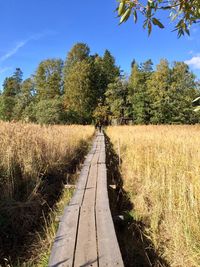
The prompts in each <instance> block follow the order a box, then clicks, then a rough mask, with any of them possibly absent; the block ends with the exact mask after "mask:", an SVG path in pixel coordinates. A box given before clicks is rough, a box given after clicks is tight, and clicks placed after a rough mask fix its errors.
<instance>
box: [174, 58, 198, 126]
mask: <svg viewBox="0 0 200 267" xmlns="http://www.w3.org/2000/svg"><path fill="white" fill-rule="evenodd" d="M171 77H172V83H171V86H170V94H169V97H170V102H171V109H172V123H187V124H189V123H195V122H197V120H198V118H197V114H196V113H195V112H194V110H193V107H192V100H194V99H195V98H196V97H197V96H198V95H199V91H198V90H197V86H196V82H195V75H194V74H193V73H191V72H190V71H189V67H188V65H186V64H185V63H184V62H174V65H173V68H172V75H171Z"/></svg>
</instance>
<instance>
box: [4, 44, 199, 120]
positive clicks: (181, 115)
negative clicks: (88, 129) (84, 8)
mask: <svg viewBox="0 0 200 267" xmlns="http://www.w3.org/2000/svg"><path fill="white" fill-rule="evenodd" d="M122 73H123V72H122V70H121V69H120V67H119V66H117V65H116V62H115V58H114V56H113V55H112V54H111V53H110V51H108V50H105V52H104V54H103V56H100V55H98V54H94V55H92V54H91V53H90V48H89V47H88V45H87V44H84V43H77V44H75V45H74V46H73V47H72V49H71V50H70V51H69V53H68V54H67V57H66V60H65V61H63V60H61V59H47V60H44V61H42V62H41V63H40V64H39V66H38V68H37V70H36V72H35V74H34V75H32V76H31V77H29V78H28V79H25V80H23V73H22V71H21V69H20V68H16V70H15V72H14V74H13V75H12V76H11V77H7V78H6V79H5V81H4V83H3V90H2V92H1V94H0V119H1V120H5V121H12V120H14V121H25V122H35V123H40V124H72V123H79V124H90V123H95V122H96V121H101V122H102V123H104V124H109V123H111V122H113V121H114V120H115V121H116V122H117V123H121V124H123V123H128V122H131V123H132V122H133V123H136V124H162V123H170V124H172V123H188V124H191V123H197V122H199V119H200V116H199V114H198V113H197V112H194V111H193V109H194V108H193V107H192V100H193V99H194V98H196V97H197V96H199V84H198V82H197V81H196V79H195V76H194V74H193V73H192V72H191V71H190V70H189V67H188V65H186V64H185V63H184V62H174V63H173V65H172V66H171V65H170V64H169V62H168V61H167V60H161V61H160V63H159V64H158V65H157V66H156V68H155V69H154V68H153V63H152V61H151V60H150V59H149V60H147V61H145V62H143V63H140V64H138V63H137V62H136V61H135V60H133V62H132V63H131V74H130V76H129V77H126V76H125V75H123V74H122Z"/></svg>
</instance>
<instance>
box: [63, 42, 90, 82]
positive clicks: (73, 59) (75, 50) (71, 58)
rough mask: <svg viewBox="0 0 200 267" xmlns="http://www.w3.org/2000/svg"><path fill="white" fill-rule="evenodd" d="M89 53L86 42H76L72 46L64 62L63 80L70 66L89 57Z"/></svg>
mask: <svg viewBox="0 0 200 267" xmlns="http://www.w3.org/2000/svg"><path fill="white" fill-rule="evenodd" d="M89 54H90V48H89V46H88V45H87V44H84V43H77V44H75V45H74V46H73V47H72V49H71V50H70V52H69V53H68V55H67V58H66V61H65V64H64V80H66V78H67V74H68V72H69V70H70V68H72V67H73V65H74V64H76V63H77V62H80V61H82V60H87V59H89Z"/></svg>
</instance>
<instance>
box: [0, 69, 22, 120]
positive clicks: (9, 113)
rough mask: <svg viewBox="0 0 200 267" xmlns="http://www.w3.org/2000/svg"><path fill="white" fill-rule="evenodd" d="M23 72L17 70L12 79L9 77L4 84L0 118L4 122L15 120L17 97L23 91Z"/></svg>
mask: <svg viewBox="0 0 200 267" xmlns="http://www.w3.org/2000/svg"><path fill="white" fill-rule="evenodd" d="M22 75H23V74H22V71H21V69H20V68H16V71H15V72H14V74H13V75H12V76H11V77H7V78H6V79H5V81H4V83H3V93H2V96H1V108H0V118H1V119H2V120H9V121H10V120H12V119H13V118H14V114H13V111H14V108H15V104H16V99H17V96H18V95H19V94H20V91H21V82H22Z"/></svg>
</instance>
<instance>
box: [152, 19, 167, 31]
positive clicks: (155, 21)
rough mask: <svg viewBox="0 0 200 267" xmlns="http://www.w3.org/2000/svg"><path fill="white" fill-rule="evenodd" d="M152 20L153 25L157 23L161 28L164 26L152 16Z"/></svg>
mask: <svg viewBox="0 0 200 267" xmlns="http://www.w3.org/2000/svg"><path fill="white" fill-rule="evenodd" d="M152 22H153V24H154V25H157V26H158V27H159V28H161V29H163V28H165V27H164V25H163V24H162V23H161V22H160V21H159V20H158V19H156V18H153V19H152Z"/></svg>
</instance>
